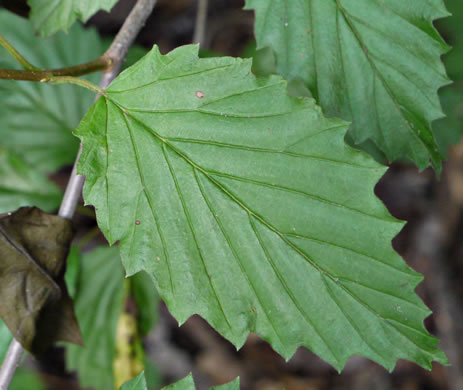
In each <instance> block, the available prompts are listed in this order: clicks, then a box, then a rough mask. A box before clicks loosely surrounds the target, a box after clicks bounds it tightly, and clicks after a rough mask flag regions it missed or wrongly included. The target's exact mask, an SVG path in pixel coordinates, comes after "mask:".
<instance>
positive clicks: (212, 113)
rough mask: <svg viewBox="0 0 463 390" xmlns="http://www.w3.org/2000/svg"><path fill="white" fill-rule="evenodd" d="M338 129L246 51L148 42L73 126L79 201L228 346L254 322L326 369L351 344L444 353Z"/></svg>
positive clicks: (382, 358)
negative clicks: (236, 53)
mask: <svg viewBox="0 0 463 390" xmlns="http://www.w3.org/2000/svg"><path fill="white" fill-rule="evenodd" d="M346 128H347V124H346V123H345V122H342V121H340V120H337V119H326V118H325V117H324V116H323V115H322V113H321V110H320V108H319V107H318V106H316V105H315V103H314V102H313V100H311V99H307V98H304V99H302V98H291V97H289V96H288V95H287V93H286V83H285V82H284V81H283V80H282V79H281V78H280V77H277V76H275V77H270V78H268V79H256V78H255V77H254V76H253V75H252V73H251V64H250V61H248V60H241V59H233V58H228V57H223V58H210V59H199V58H198V56H197V47H195V46H185V47H181V48H178V49H176V50H174V51H173V52H171V53H169V54H168V55H165V56H163V55H161V54H160V52H159V49H158V48H157V47H154V48H153V50H152V51H151V52H150V53H149V54H147V55H146V56H145V57H144V58H143V59H142V60H140V61H139V62H138V63H137V64H135V65H134V66H132V67H131V68H129V69H127V70H126V71H125V72H123V73H122V74H121V75H120V76H119V77H118V78H117V79H116V80H115V81H114V82H113V83H112V84H111V85H110V87H109V88H108V89H107V91H106V95H105V96H104V97H101V98H100V99H99V100H98V101H97V102H96V103H95V105H94V106H93V107H92V108H91V109H90V111H89V112H88V114H87V115H86V116H85V118H84V119H83V120H82V122H81V124H80V126H79V128H78V129H77V130H76V132H75V134H76V135H77V136H78V137H79V138H80V139H81V140H82V142H83V148H84V149H83V154H82V158H81V160H80V164H79V173H81V174H83V175H85V176H86V183H85V189H84V197H85V201H86V203H87V204H93V205H95V207H96V213H97V218H98V223H99V226H100V228H101V229H102V231H103V232H104V234H105V236H106V237H107V238H108V240H109V242H110V243H114V242H116V241H118V240H120V250H121V257H122V261H123V263H124V266H125V269H126V271H127V273H128V274H129V275H132V274H135V273H136V272H138V271H140V270H146V271H147V272H148V273H149V274H150V275H151V276H152V277H153V278H154V279H155V281H156V284H157V287H158V290H159V292H160V295H161V297H162V298H163V299H164V301H165V302H166V303H167V305H168V306H169V309H170V311H171V313H172V314H173V315H174V316H175V317H176V318H177V320H178V321H179V322H180V323H183V322H185V321H186V320H187V319H188V318H189V317H190V316H191V315H193V314H199V315H201V316H202V317H203V318H205V319H206V320H207V321H208V322H209V323H210V324H211V325H212V326H214V327H215V328H216V329H217V330H218V331H219V332H220V333H221V334H223V335H224V336H225V337H226V338H228V339H229V340H230V341H231V342H232V343H234V344H235V345H236V346H237V347H240V346H242V345H243V343H244V342H245V340H246V338H247V336H248V334H249V333H250V332H255V333H258V334H259V335H261V336H262V337H263V338H264V339H266V340H268V341H269V342H270V343H271V344H272V346H273V347H274V348H275V350H276V351H277V352H279V353H280V354H282V355H283V356H284V357H285V358H289V357H291V356H292V354H293V353H294V352H295V351H296V349H297V348H298V347H299V346H306V347H307V348H309V349H311V350H312V351H314V352H315V353H317V354H318V355H319V356H321V357H322V358H323V359H325V360H326V361H328V362H330V363H331V364H332V365H333V366H335V367H336V368H337V369H341V368H342V367H343V366H344V364H345V363H346V361H347V359H348V358H349V357H350V356H352V355H363V356H367V357H369V358H370V359H373V360H375V361H377V362H379V363H381V364H382V365H384V366H385V367H387V368H388V369H392V368H393V367H394V365H395V363H396V361H397V360H398V359H409V360H411V361H414V362H417V363H418V364H420V365H422V366H424V367H427V368H429V367H430V366H431V362H432V361H433V360H436V361H438V362H442V363H446V358H445V356H444V354H443V353H442V352H441V351H440V350H438V349H437V348H436V344H437V340H436V339H434V338H433V337H431V336H430V335H429V334H428V332H427V331H426V330H425V328H424V326H423V319H424V318H425V317H426V316H428V315H429V310H428V309H427V308H426V307H425V306H424V304H423V303H422V302H421V300H420V299H419V298H418V297H417V296H416V295H415V293H414V289H415V287H416V285H417V284H418V283H419V282H420V281H421V279H422V278H421V276H420V275H419V274H417V273H416V272H414V271H412V270H411V269H410V268H409V267H408V266H407V265H406V264H405V263H404V262H403V260H402V259H401V258H400V256H398V255H397V253H395V252H394V251H393V249H392V247H391V239H392V238H393V237H394V236H395V235H396V234H397V232H398V231H399V230H400V229H401V228H402V226H403V224H402V223H401V222H399V221H397V220H395V219H394V218H392V217H391V216H390V214H389V213H388V211H387V210H386V208H385V207H384V205H383V204H382V203H381V202H380V201H379V200H378V199H377V198H376V197H375V196H374V194H373V188H374V185H375V184H376V182H377V181H378V180H379V178H380V177H381V176H382V174H383V173H384V171H385V168H384V167H381V166H380V165H379V164H377V163H376V162H374V161H373V160H372V159H371V158H370V157H369V156H367V155H365V154H364V153H362V152H359V151H356V150H353V149H351V148H350V147H348V146H347V145H346V144H345V142H344V135H345V131H346ZM121 189H123V190H121Z"/></svg>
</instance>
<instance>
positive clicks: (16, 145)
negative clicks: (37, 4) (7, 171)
mask: <svg viewBox="0 0 463 390" xmlns="http://www.w3.org/2000/svg"><path fill="white" fill-rule="evenodd" d="M0 26H1V28H0V30H1V31H0V32H1V34H2V35H4V36H5V38H7V39H8V41H10V42H11V43H12V44H13V45H14V47H15V48H17V49H18V50H19V51H20V52H21V53H22V54H23V55H24V56H25V57H26V58H27V59H28V60H29V61H30V62H32V63H33V64H34V65H36V66H40V67H44V68H56V67H65V66H70V65H76V64H79V63H83V62H87V61H91V60H94V59H95V58H97V57H98V56H100V55H101V53H102V52H103V45H102V43H101V40H100V38H99V36H98V34H97V33H96V31H95V30H91V29H90V30H84V29H83V28H82V26H80V25H76V26H74V27H73V28H72V29H71V30H70V31H69V33H68V34H63V33H60V34H57V35H56V36H54V37H52V38H49V39H47V40H41V39H38V38H37V37H36V36H34V32H33V30H32V28H31V26H30V23H29V22H28V21H27V20H25V19H23V18H20V17H18V16H16V15H13V14H11V13H10V12H6V11H4V10H0ZM0 61H1V62H2V66H3V67H8V68H18V67H19V66H18V64H16V62H15V60H14V59H13V58H12V57H10V56H9V54H8V52H7V51H6V50H4V49H3V48H2V47H0ZM98 77H99V76H98V75H90V76H89V77H88V79H89V80H91V81H94V82H96V81H97V80H98ZM93 99H94V95H93V94H92V93H91V92H90V91H88V90H86V89H84V88H79V87H76V86H72V85H56V86H50V85H44V84H42V83H26V82H18V81H8V80H0V101H1V102H2V104H1V105H0V145H1V146H3V147H6V148H8V149H9V150H11V151H13V152H15V153H16V154H17V155H18V156H20V157H22V158H23V159H24V160H25V161H26V162H28V163H29V164H31V165H32V166H33V167H34V168H36V169H37V170H39V171H41V172H45V173H49V172H53V171H55V170H56V169H58V168H60V167H62V166H63V165H65V164H70V163H72V162H73V161H74V159H75V156H76V153H77V149H78V146H79V143H78V142H77V140H76V139H75V137H73V136H72V134H71V132H72V130H73V129H74V128H75V127H76V126H77V124H78V123H79V121H80V120H81V119H82V117H83V116H84V114H85V112H86V111H87V110H88V108H89V107H90V105H91V104H92V101H93Z"/></svg>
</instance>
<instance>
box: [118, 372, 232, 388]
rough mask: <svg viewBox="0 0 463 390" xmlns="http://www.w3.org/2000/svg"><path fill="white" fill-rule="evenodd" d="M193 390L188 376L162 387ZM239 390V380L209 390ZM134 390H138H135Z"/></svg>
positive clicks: (193, 385)
mask: <svg viewBox="0 0 463 390" xmlns="http://www.w3.org/2000/svg"><path fill="white" fill-rule="evenodd" d="M195 389H196V386H195V383H194V382H193V376H192V375H191V374H190V375H188V376H187V377H185V378H183V379H181V380H179V381H178V382H176V383H174V384H172V385H169V386H166V387H164V389H163V390H195ZM239 389H240V381H239V379H235V380H234V381H233V382H230V383H226V384H225V385H222V386H215V387H212V388H211V390H239ZM124 390H125V389H124ZM136 390H139V389H136ZM143 390H144V389H143Z"/></svg>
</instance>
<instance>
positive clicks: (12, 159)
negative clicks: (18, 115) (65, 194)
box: [0, 146, 61, 213]
mask: <svg viewBox="0 0 463 390" xmlns="http://www.w3.org/2000/svg"><path fill="white" fill-rule="evenodd" d="M60 201H61V191H60V190H59V189H58V188H57V187H56V186H55V185H54V184H53V183H52V182H50V181H49V180H48V179H47V178H46V177H45V175H44V174H43V173H42V172H39V171H38V170H37V169H35V168H34V167H32V166H31V165H29V164H28V163H26V162H25V161H23V160H22V159H21V158H20V157H18V156H16V155H15V154H14V153H11V152H10V151H9V150H8V149H5V148H3V147H2V146H0V213H5V212H7V211H12V210H16V209H17V208H19V207H21V206H37V207H40V208H41V209H43V210H45V211H52V210H54V209H56V208H57V207H58V206H59V203H60Z"/></svg>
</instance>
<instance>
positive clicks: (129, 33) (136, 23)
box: [103, 0, 157, 67]
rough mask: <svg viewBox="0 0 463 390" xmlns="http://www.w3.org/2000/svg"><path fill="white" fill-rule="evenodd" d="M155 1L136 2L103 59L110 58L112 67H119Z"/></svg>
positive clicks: (140, 0)
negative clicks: (112, 63)
mask: <svg viewBox="0 0 463 390" xmlns="http://www.w3.org/2000/svg"><path fill="white" fill-rule="evenodd" d="M156 2H157V0H138V2H137V4H136V5H135V7H134V8H133V9H132V12H131V13H130V15H129V16H128V17H127V19H126V20H125V22H124V24H123V25H122V27H121V29H120V30H119V32H118V33H117V35H116V38H115V39H114V41H113V43H112V44H111V46H110V47H109V49H108V50H107V51H106V53H105V54H104V56H103V57H106V58H111V59H112V60H113V61H114V67H120V66H121V63H122V61H123V59H124V58H125V56H126V54H127V52H128V50H129V48H130V46H132V43H133V42H134V41H135V38H136V37H137V35H138V33H139V32H140V30H141V29H142V27H143V26H144V25H145V23H146V20H147V19H148V17H149V16H150V15H151V12H152V11H153V8H154V6H155V5H156Z"/></svg>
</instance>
